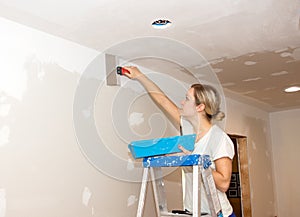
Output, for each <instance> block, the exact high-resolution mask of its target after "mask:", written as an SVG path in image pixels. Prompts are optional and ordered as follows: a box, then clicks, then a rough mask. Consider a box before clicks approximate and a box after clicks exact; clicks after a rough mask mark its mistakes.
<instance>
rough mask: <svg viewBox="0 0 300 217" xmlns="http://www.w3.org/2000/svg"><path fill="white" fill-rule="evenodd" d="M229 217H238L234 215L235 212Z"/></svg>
mask: <svg viewBox="0 0 300 217" xmlns="http://www.w3.org/2000/svg"><path fill="white" fill-rule="evenodd" d="M228 217H236V215H235V214H234V212H233V213H232V214H231V215H230V216H228Z"/></svg>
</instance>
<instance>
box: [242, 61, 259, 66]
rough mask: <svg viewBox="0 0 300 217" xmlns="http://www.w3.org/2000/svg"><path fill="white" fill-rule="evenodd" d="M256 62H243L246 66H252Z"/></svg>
mask: <svg viewBox="0 0 300 217" xmlns="http://www.w3.org/2000/svg"><path fill="white" fill-rule="evenodd" d="M256 63H257V62H254V61H246V62H244V64H245V65H246V66H253V65H255V64H256Z"/></svg>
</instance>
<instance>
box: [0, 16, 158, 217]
mask: <svg viewBox="0 0 300 217" xmlns="http://www.w3.org/2000/svg"><path fill="white" fill-rule="evenodd" d="M0 47H1V49H0V63H1V64H0V88H1V89H0V116H1V119H0V216H1V217H5V216H10V217H17V216H31V217H35V216H37V217H39V216H44V217H48V216H49V217H53V216H65V217H67V216H70V217H71V216H72V217H73V216H84V217H87V216H106V217H115V216H134V213H135V212H136V206H137V198H138V195H139V187H140V185H139V184H138V183H133V182H127V181H122V180H120V179H118V177H112V175H111V174H104V173H103V171H100V169H101V168H100V169H99V168H97V167H96V166H93V165H92V163H93V162H91V163H90V162H89V160H90V159H89V156H85V155H84V153H83V146H84V144H81V143H80V142H81V141H79V136H78V132H76V131H75V128H76V126H75V124H74V117H75V119H77V118H79V117H76V116H74V112H75V111H76V108H77V111H78V108H79V107H80V106H81V104H80V103H84V102H80V101H79V105H74V101H75V99H76V97H77V99H78V96H76V94H75V93H76V91H77V90H78V89H79V88H80V85H82V83H84V82H86V81H88V83H89V84H94V83H95V82H96V83H97V82H98V83H99V82H103V81H104V80H100V81H99V80H97V79H95V78H93V76H96V75H97V74H99V76H98V77H99V78H101V77H102V78H105V72H104V68H103V66H104V65H103V59H102V61H101V58H100V59H99V58H98V59H97V58H96V60H97V61H96V63H97V64H98V65H97V64H94V65H93V67H95V66H97V67H98V68H92V69H91V66H90V65H91V63H93V62H94V61H95V57H98V56H99V53H98V52H96V51H94V50H91V49H88V48H85V47H82V46H80V45H78V44H75V43H71V42H69V41H66V40H62V39H60V38H57V37H53V36H51V35H48V34H45V33H42V32H39V31H36V30H33V29H31V28H28V27H24V26H22V25H19V24H16V23H13V22H11V21H8V20H5V19H0ZM88 68H90V69H91V70H92V71H93V70H94V73H95V74H94V75H93V74H88V75H87V76H85V77H84V78H82V77H81V76H84V75H85V74H86V70H87V69H88ZM80 78H82V79H83V81H82V80H80ZM116 89H118V87H115V88H113V87H106V88H105V91H100V92H99V95H97V96H98V97H97V98H96V102H97V105H100V107H101V108H102V109H106V107H105V106H107V105H108V104H109V103H108V102H111V99H110V98H109V97H110V96H111V95H112V94H114V93H115V91H116ZM85 93H86V95H84V97H83V99H85V98H86V99H87V98H89V97H90V96H89V95H88V94H89V92H88V91H87V92H85ZM103 93H106V96H104V97H103V96H101V94H103ZM98 99H99V101H97V100H98ZM101 105H102V106H101ZM76 106H77V107H76ZM152 106H153V105H152ZM97 108H99V107H97ZM89 109H91V108H89V107H88V108H85V109H82V110H81V111H80V112H81V115H82V117H86V118H88V117H90V116H93V111H92V110H89ZM98 114H99V113H97V114H96V115H98ZM104 116H107V117H109V114H102V116H101V118H102V120H103V118H104ZM99 122H101V121H99ZM102 123H103V121H102ZM97 125H100V123H97ZM77 127H78V126H77ZM107 128H109V126H108V125H107V124H106V126H105V127H104V128H101V129H100V131H99V134H105V135H107V134H108V135H109V134H110V132H109V130H110V129H107ZM106 129H107V130H106ZM77 130H78V129H77ZM89 130H91V128H89V129H86V131H87V133H89ZM87 135H89V134H87ZM110 135H112V134H110ZM114 138H115V137H113V136H111V138H109V140H108V141H107V143H106V144H114V145H115V146H112V147H111V148H112V149H116V150H123V152H122V156H119V153H118V152H117V151H116V155H118V159H121V158H124V160H123V162H125V163H126V166H127V167H128V170H132V168H134V165H133V164H132V162H131V161H130V158H129V157H128V151H127V144H126V143H125V142H122V143H120V144H118V143H117V142H116V143H114V140H115V139H114ZM104 139H107V138H104ZM116 141H118V140H116ZM116 145H118V147H119V148H117V147H116ZM102 148H103V147H102ZM103 150H104V148H103ZM119 152H120V151H119ZM110 153H113V152H110ZM101 163H102V165H109V167H108V168H110V167H111V168H118V165H112V164H113V162H109V161H104V162H101ZM118 169H120V168H118ZM150 193H151V192H150ZM151 204H153V202H152V203H151V200H149V201H148V203H147V206H146V211H145V214H146V216H147V215H148V216H153V215H152V213H153V210H152V207H151ZM149 206H150V208H149ZM147 207H148V208H147Z"/></svg>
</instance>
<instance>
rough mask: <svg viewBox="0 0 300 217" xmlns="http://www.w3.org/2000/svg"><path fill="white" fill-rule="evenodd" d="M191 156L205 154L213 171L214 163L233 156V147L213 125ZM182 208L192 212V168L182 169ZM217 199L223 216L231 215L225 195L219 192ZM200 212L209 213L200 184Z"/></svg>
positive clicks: (227, 137) (231, 210) (219, 129)
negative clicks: (183, 184) (208, 157)
mask: <svg viewBox="0 0 300 217" xmlns="http://www.w3.org/2000/svg"><path fill="white" fill-rule="evenodd" d="M193 154H206V155H209V156H210V160H211V162H212V165H211V168H212V169H213V170H214V169H215V164H214V161H215V160H217V159H219V158H222V157H229V158H230V159H232V158H233V156H234V146H233V143H232V141H231V139H230V138H229V136H228V135H227V134H226V133H225V132H224V131H223V130H222V129H221V128H219V127H218V126H217V125H213V126H212V127H211V128H210V130H209V131H208V132H207V133H206V134H205V135H204V136H203V137H202V138H201V139H200V140H199V141H198V142H197V143H196V144H195V149H194V151H193ZM183 171H184V179H185V181H184V182H185V186H184V188H185V189H184V208H185V209H187V210H189V211H192V210H193V187H192V186H193V176H192V167H184V168H183ZM217 192H218V197H219V201H220V204H221V207H222V212H223V216H224V217H226V216H229V215H231V214H232V212H233V209H232V206H231V205H230V202H229V201H228V199H227V196H226V194H225V193H223V192H221V191H219V190H218V189H217ZM201 212H205V213H209V214H210V209H209V205H208V201H207V197H206V194H205V190H204V187H203V183H202V184H201Z"/></svg>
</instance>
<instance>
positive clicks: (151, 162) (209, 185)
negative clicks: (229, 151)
mask: <svg viewBox="0 0 300 217" xmlns="http://www.w3.org/2000/svg"><path fill="white" fill-rule="evenodd" d="M172 157H175V158H172ZM172 157H171V158H170V156H159V157H153V158H152V157H148V158H144V163H143V165H144V167H145V168H144V174H143V180H142V186H141V191H140V197H139V203H138V211H137V217H142V214H143V207H144V203H145V194H146V187H147V182H148V176H149V171H150V176H151V181H152V186H153V193H154V199H155V206H156V213H157V217H168V216H179V217H191V215H188V214H175V213H170V212H168V209H167V201H166V194H165V189H164V182H163V173H162V169H161V167H178V166H179V167H180V166H192V167H193V213H192V217H200V216H201V185H202V182H201V180H203V187H204V189H205V192H206V195H207V199H208V203H209V207H210V210H211V215H210V217H223V214H222V209H221V205H220V201H219V198H218V193H217V189H216V185H215V182H214V179H213V176H212V170H211V168H210V167H209V166H210V165H211V162H210V160H209V156H207V155H206V156H201V155H189V156H187V158H186V159H182V157H180V156H172ZM176 157H177V158H176ZM174 159H175V160H174ZM182 162H183V163H182ZM156 176H158V178H157V177H156Z"/></svg>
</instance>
